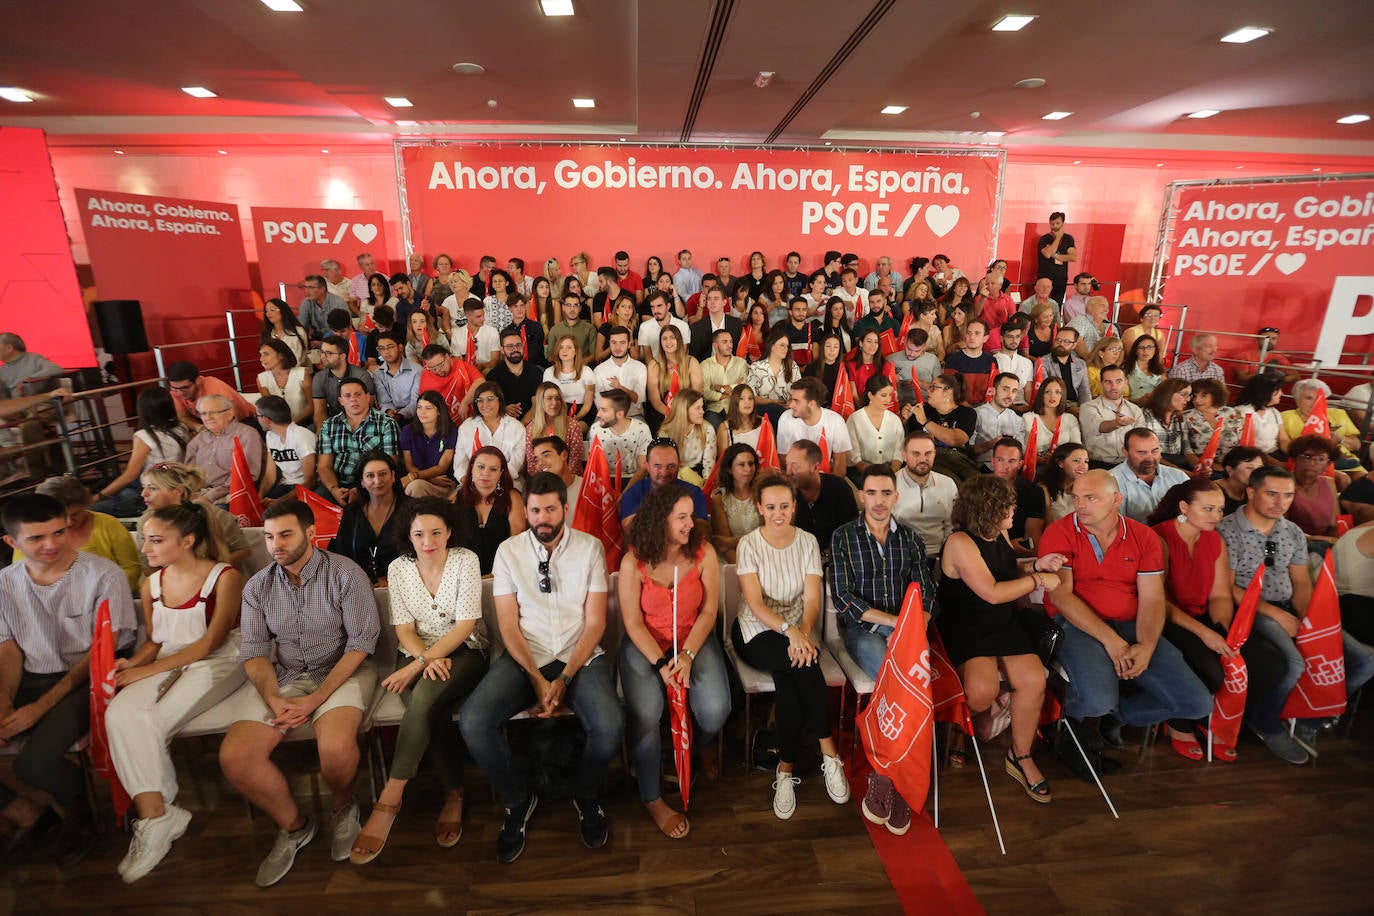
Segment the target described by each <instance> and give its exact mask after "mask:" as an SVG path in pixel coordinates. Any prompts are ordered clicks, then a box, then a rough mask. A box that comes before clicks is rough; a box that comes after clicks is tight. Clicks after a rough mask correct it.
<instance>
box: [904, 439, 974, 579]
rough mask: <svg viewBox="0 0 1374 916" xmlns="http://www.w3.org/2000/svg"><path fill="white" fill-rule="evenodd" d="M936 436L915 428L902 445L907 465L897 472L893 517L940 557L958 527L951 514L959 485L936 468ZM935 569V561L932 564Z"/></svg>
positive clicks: (927, 552)
mask: <svg viewBox="0 0 1374 916" xmlns="http://www.w3.org/2000/svg"><path fill="white" fill-rule="evenodd" d="M935 449H936V445H935V437H934V436H932V435H931V434H930V433H928V432H926V431H925V430H924V429H913V430H912V431H911V432H909V433H907V434H906V441H905V442H904V443H903V444H902V463H903V467H902V468H901V469H900V470H898V471H897V506H896V508H895V509H893V510H892V517H893V518H895V519H896V520H897V522H898V523H899V524H902V525H906V526H907V527H908V528H910V529H912V530H913V531H915V532H916V533H917V534H919V535H920V536H921V540H922V541H923V542H924V543H925V545H926V555H927V556H928V557H930V558H931V560H932V561H933V560H936V559H938V558H939V556H940V551H941V550H942V549H944V546H945V539H946V538H948V537H949V535H950V532H951V531H953V530H954V526H953V525H952V524H951V523H950V520H949V519H950V514H951V513H952V512H953V511H954V499H955V497H956V496H958V495H959V485H958V484H957V483H955V482H954V478H953V477H947V476H945V475H944V474H941V473H940V472H939V471H936V470H935V469H934V468H935ZM931 568H932V569H934V564H933V563H932V564H931Z"/></svg>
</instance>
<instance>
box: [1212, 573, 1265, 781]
mask: <svg viewBox="0 0 1374 916" xmlns="http://www.w3.org/2000/svg"><path fill="white" fill-rule="evenodd" d="M1263 589H1264V567H1263V566H1260V567H1259V568H1258V569H1256V570H1255V575H1254V577H1253V578H1252V579H1251V580H1250V584H1249V586H1247V587H1246V589H1245V597H1244V598H1242V599H1241V601H1240V606H1239V607H1237V608H1236V613H1235V616H1234V617H1232V618H1231V629H1230V630H1228V631H1227V633H1226V645H1228V646H1230V647H1231V648H1232V649H1235V650H1236V654H1235V655H1232V656H1230V657H1229V658H1223V659H1222V660H1221V671H1222V674H1223V675H1225V678H1224V680H1223V681H1222V684H1221V689H1220V690H1218V691H1217V695H1216V699H1215V700H1214V701H1213V704H1212V719H1211V723H1210V725H1209V726H1208V727H1209V729H1210V730H1211V732H1212V744H1213V749H1214V750H1215V749H1217V748H1220V749H1221V750H1223V751H1224V750H1227V749H1229V748H1233V747H1235V746H1236V741H1237V739H1239V737H1240V720H1241V716H1242V715H1243V714H1244V713H1245V695H1246V691H1247V688H1248V686H1249V680H1250V679H1249V672H1248V671H1247V670H1246V668H1245V659H1243V658H1241V657H1240V649H1241V647H1242V646H1244V645H1245V641H1246V640H1247V639H1249V638H1250V630H1251V628H1252V627H1253V626H1254V625H1255V613H1256V611H1257V610H1258V609H1259V603H1260V592H1261V591H1262V590H1263ZM1221 756H1222V759H1229V758H1230V756H1231V755H1229V754H1223V755H1221Z"/></svg>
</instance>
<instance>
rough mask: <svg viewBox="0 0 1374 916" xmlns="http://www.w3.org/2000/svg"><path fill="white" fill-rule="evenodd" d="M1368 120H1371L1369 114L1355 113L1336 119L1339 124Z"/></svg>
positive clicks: (1360, 122)
mask: <svg viewBox="0 0 1374 916" xmlns="http://www.w3.org/2000/svg"><path fill="white" fill-rule="evenodd" d="M1368 120H1369V115H1367V114H1353V115H1346V116H1345V117H1343V118H1337V119H1336V123H1337V124H1363V123H1364V122H1365V121H1368Z"/></svg>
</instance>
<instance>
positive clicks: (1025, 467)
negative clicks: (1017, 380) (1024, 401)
mask: <svg viewBox="0 0 1374 916" xmlns="http://www.w3.org/2000/svg"><path fill="white" fill-rule="evenodd" d="M1027 416H1029V417H1030V432H1029V433H1027V434H1026V460H1025V461H1024V462H1023V463H1022V465H1021V476H1023V477H1025V478H1026V479H1027V480H1029V481H1032V482H1034V480H1035V466H1036V465H1037V464H1039V463H1040V447H1039V446H1040V418H1039V417H1037V416H1036V415H1035V414H1027ZM1059 422H1060V423H1063V422H1064V420H1063V418H1062V417H1061V418H1060V420H1059Z"/></svg>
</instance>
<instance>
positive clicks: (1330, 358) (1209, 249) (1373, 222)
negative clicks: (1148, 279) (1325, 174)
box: [1163, 177, 1374, 367]
mask: <svg viewBox="0 0 1374 916" xmlns="http://www.w3.org/2000/svg"><path fill="white" fill-rule="evenodd" d="M1173 209H1174V211H1175V223H1174V228H1173V231H1172V240H1173V241H1172V245H1171V247H1170V248H1169V250H1168V251H1167V252H1166V253H1165V254H1164V255H1163V256H1164V257H1165V258H1166V259H1167V260H1166V261H1165V263H1164V265H1163V267H1164V276H1165V277H1167V281H1166V282H1165V284H1164V288H1163V292H1164V299H1163V301H1164V302H1166V303H1175V304H1186V305H1187V306H1188V307H1189V310H1188V319H1187V326H1188V329H1189V330H1192V331H1201V330H1206V331H1215V332H1221V333H1222V334H1223V335H1225V334H1250V335H1253V334H1255V333H1256V331H1258V329H1259V328H1260V327H1262V326H1270V325H1272V326H1274V327H1277V328H1279V329H1280V331H1282V333H1283V336H1282V338H1281V340H1280V344H1279V347H1280V349H1281V350H1296V351H1300V352H1304V353H1312V352H1315V353H1316V356H1317V358H1318V359H1320V360H1321V361H1322V364H1323V365H1325V366H1328V367H1329V366H1333V365H1335V364H1336V363H1338V362H1340V356H1341V354H1342V353H1346V354H1364V353H1374V308H1371V304H1374V299H1371V297H1372V296H1374V178H1369V177H1362V178H1357V179H1349V178H1334V177H1333V178H1331V179H1327V180H1324V181H1323V180H1311V181H1308V180H1299V181H1272V182H1265V181H1257V182H1254V183H1245V184H1236V183H1227V184H1220V183H1219V184H1214V185H1202V186H1192V185H1182V186H1179V187H1178V188H1176V190H1175V194H1174V198H1173ZM1218 344H1219V350H1220V352H1221V354H1222V355H1223V356H1227V355H1234V354H1235V353H1236V352H1238V351H1241V350H1246V349H1255V348H1256V347H1255V341H1253V340H1244V339H1238V338H1229V339H1228V338H1227V337H1226V336H1223V337H1221V338H1219V340H1218Z"/></svg>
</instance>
